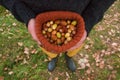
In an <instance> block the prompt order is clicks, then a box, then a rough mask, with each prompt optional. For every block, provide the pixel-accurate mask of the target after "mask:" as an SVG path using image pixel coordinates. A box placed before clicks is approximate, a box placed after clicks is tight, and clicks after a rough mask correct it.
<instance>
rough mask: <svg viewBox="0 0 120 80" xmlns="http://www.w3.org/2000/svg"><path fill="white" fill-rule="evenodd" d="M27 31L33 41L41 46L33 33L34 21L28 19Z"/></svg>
mask: <svg viewBox="0 0 120 80" xmlns="http://www.w3.org/2000/svg"><path fill="white" fill-rule="evenodd" d="M28 31H29V33H30V34H31V36H32V37H33V39H34V40H35V41H37V43H38V44H39V45H41V43H40V41H39V40H38V38H37V36H36V33H35V19H34V18H33V19H30V20H29V22H28Z"/></svg>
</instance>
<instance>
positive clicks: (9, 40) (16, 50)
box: [0, 0, 120, 80]
mask: <svg viewBox="0 0 120 80" xmlns="http://www.w3.org/2000/svg"><path fill="white" fill-rule="evenodd" d="M119 13H120V0H117V1H116V2H115V3H114V5H113V6H111V7H110V8H109V10H108V11H107V12H106V13H105V17H104V18H103V20H102V21H101V22H100V23H98V24H97V25H95V27H94V28H93V30H92V31H91V33H90V35H89V39H88V40H86V41H85V45H89V46H90V48H89V49H85V46H84V47H83V48H82V50H81V51H80V52H79V53H78V54H77V55H76V56H75V57H74V60H75V61H76V65H77V67H79V64H78V63H77V61H78V60H79V59H81V58H82V57H81V56H79V55H80V54H83V55H88V56H89V58H88V59H89V63H90V64H91V69H92V70H94V72H92V73H91V74H89V75H88V74H86V70H87V69H88V68H87V67H86V68H85V69H77V71H76V72H74V73H72V72H71V71H69V70H68V69H67V67H66V64H65V60H64V55H62V56H61V57H59V60H58V63H57V67H56V69H55V70H54V71H53V72H52V73H50V72H48V70H47V63H48V62H46V61H44V60H45V59H47V58H48V57H47V56H46V55H45V54H44V53H43V52H42V51H41V49H40V48H39V46H38V45H37V43H36V42H35V41H34V40H33V39H32V38H31V35H30V34H29V33H28V31H27V28H26V26H25V24H22V23H20V22H18V21H17V20H16V19H15V18H14V17H13V16H12V15H10V12H8V11H6V9H5V8H3V7H1V6H0V77H1V76H2V77H4V80H49V79H50V78H51V79H52V80H55V78H58V80H65V79H66V80H67V78H68V80H79V79H80V80H89V79H90V80H107V79H108V77H109V76H110V75H111V74H112V71H116V73H115V76H116V78H112V79H111V80H120V57H119V56H118V55H120V51H119V50H118V48H120V42H119V39H120V33H119V31H120V28H119V26H120V22H119V20H118V19H119V18H120V14H119ZM115 14H116V16H115ZM109 16H110V17H109ZM116 19H117V20H116ZM111 20H112V21H111ZM13 23H15V24H16V26H14V25H13ZM101 26H102V28H103V30H99V27H101ZM117 27H118V28H117ZM111 30H115V32H114V33H112V35H110V34H109V32H111ZM100 35H102V36H103V38H101V37H100ZM108 38H109V39H108ZM107 40H108V42H107ZM18 43H22V46H20V45H18ZM112 43H117V47H113V46H112V45H111V44H112ZM25 48H27V49H29V51H28V52H29V53H28V54H25V53H24V50H25ZM33 50H35V51H36V52H35V53H32V51H33ZM102 50H105V51H106V52H107V51H108V52H109V51H110V52H112V51H114V53H113V54H111V55H104V56H103V57H102V60H104V61H105V63H106V64H105V67H104V68H103V69H101V68H99V67H98V66H96V65H95V64H96V62H95V59H94V58H93V54H95V53H98V54H99V55H100V54H101V53H102V52H101V51H102ZM78 56H79V57H78ZM76 57H78V58H76ZM19 58H21V59H19ZM107 65H111V66H112V67H113V70H109V69H108V68H107ZM12 72H13V73H12ZM66 74H68V75H69V77H68V76H67V75H66ZM91 76H93V79H92V78H91Z"/></svg>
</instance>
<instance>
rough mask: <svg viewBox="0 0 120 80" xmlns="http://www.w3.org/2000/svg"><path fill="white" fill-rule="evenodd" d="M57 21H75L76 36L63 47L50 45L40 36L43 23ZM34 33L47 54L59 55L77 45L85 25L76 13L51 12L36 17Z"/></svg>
mask: <svg viewBox="0 0 120 80" xmlns="http://www.w3.org/2000/svg"><path fill="white" fill-rule="evenodd" d="M58 19H61V20H76V21H77V26H76V27H77V29H76V34H75V35H74V38H73V39H72V40H71V41H70V42H68V43H67V44H63V45H55V44H51V43H50V42H49V41H48V40H47V39H46V38H45V37H44V36H43V34H42V25H43V24H44V23H45V22H47V21H50V20H52V21H55V20H58ZM35 31H36V35H37V37H38V39H39V41H40V42H41V44H42V47H43V48H45V49H46V50H47V51H49V52H53V53H57V54H59V53H62V52H65V51H66V50H68V49H70V48H71V47H73V46H75V45H76V44H77V43H78V41H80V40H81V38H82V36H83V34H84V31H85V24H84V20H83V18H82V17H81V16H80V15H79V14H78V13H75V12H70V11H51V12H44V13H40V14H38V15H37V16H36V19H35Z"/></svg>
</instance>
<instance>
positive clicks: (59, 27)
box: [42, 20, 77, 45]
mask: <svg viewBox="0 0 120 80" xmlns="http://www.w3.org/2000/svg"><path fill="white" fill-rule="evenodd" d="M76 28H77V21H76V20H55V21H52V20H51V21H47V22H45V23H44V24H43V25H42V34H43V36H44V37H45V38H46V39H47V40H48V41H49V42H50V43H51V44H55V45H63V44H66V43H68V42H69V41H71V40H72V39H73V38H74V36H75V34H76Z"/></svg>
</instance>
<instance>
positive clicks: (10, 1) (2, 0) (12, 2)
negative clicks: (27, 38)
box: [0, 0, 35, 25]
mask: <svg viewBox="0 0 120 80" xmlns="http://www.w3.org/2000/svg"><path fill="white" fill-rule="evenodd" d="M0 4H1V5H2V6H3V7H5V8H6V9H8V10H9V11H11V13H12V14H13V15H14V17H15V18H16V19H17V20H18V21H21V22H23V23H26V25H27V24H28V22H29V20H30V19H31V18H35V14H34V12H33V11H32V10H31V9H30V8H28V7H27V6H26V5H25V4H24V3H22V2H20V1H19V0H0Z"/></svg>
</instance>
